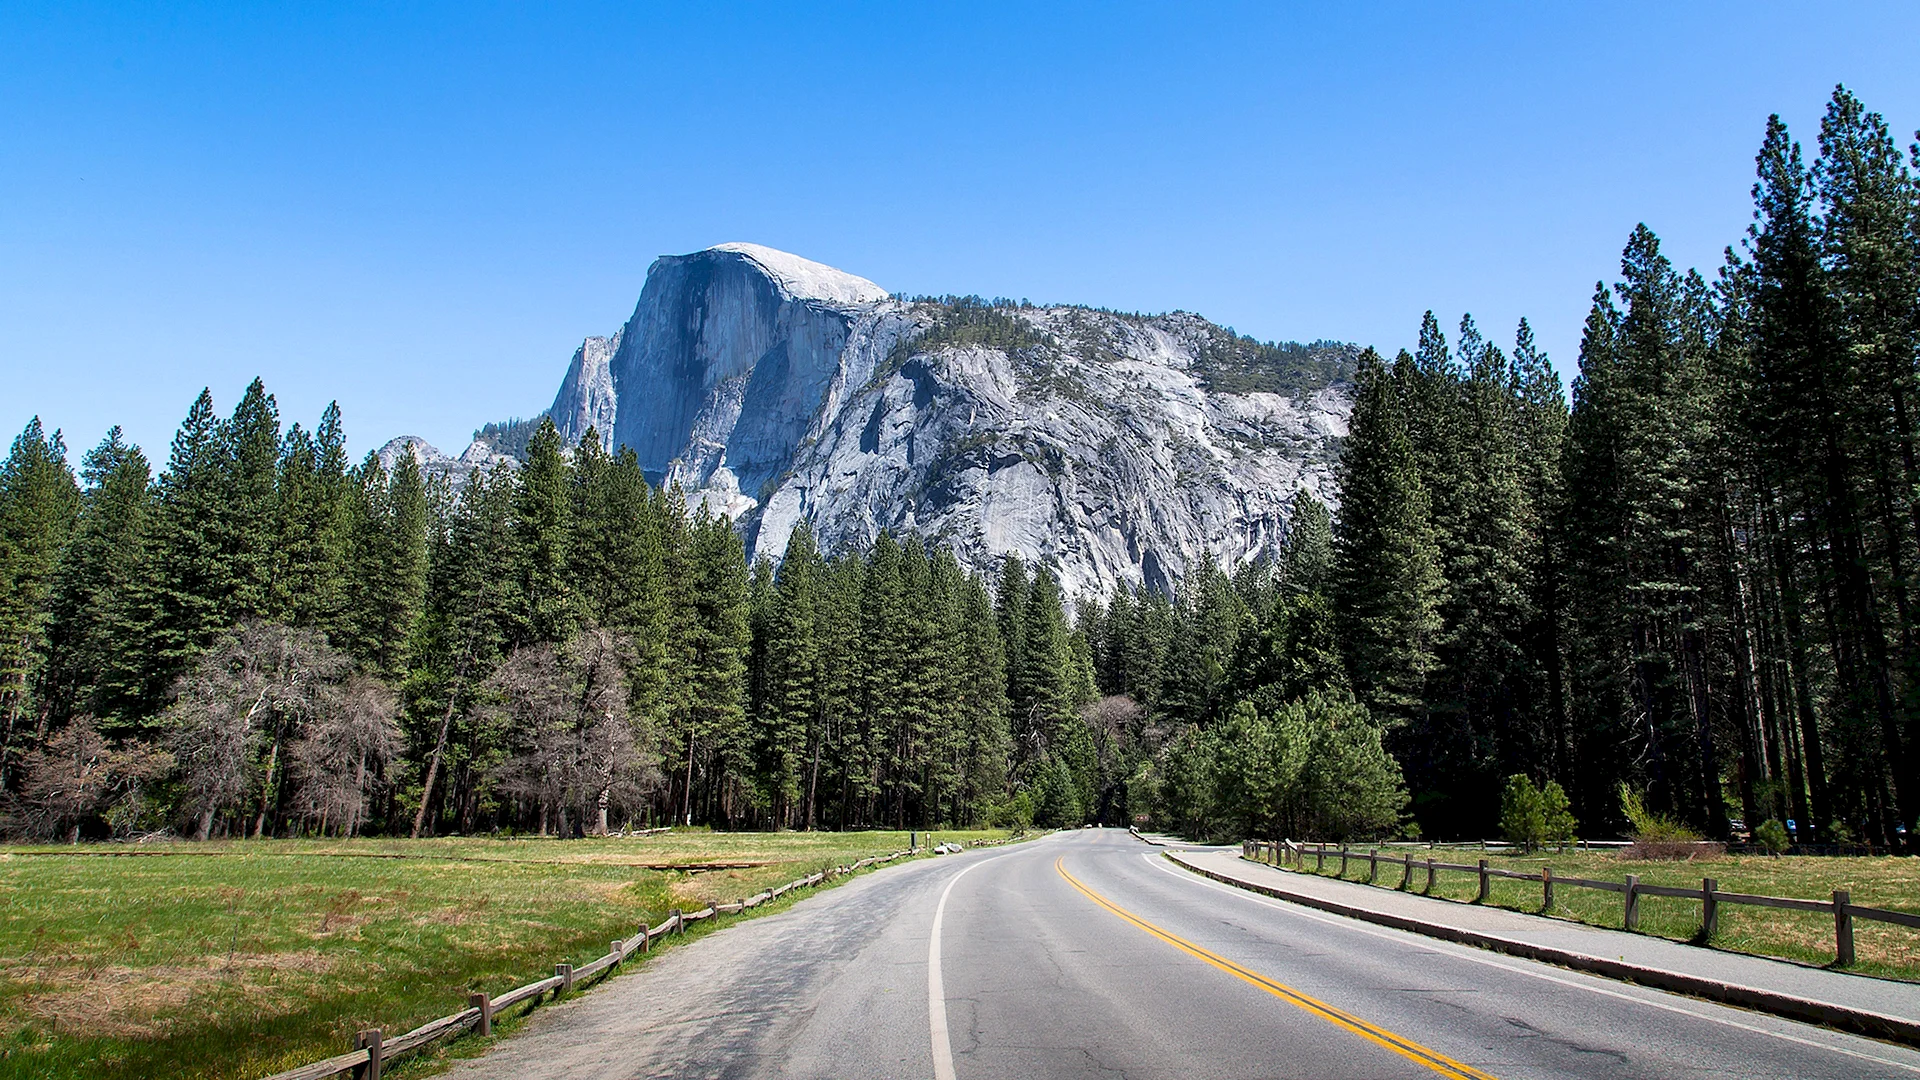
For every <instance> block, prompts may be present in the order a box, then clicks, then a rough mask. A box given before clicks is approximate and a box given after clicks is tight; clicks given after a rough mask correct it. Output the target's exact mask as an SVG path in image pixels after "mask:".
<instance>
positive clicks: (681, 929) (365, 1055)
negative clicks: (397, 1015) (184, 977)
mask: <svg viewBox="0 0 1920 1080" xmlns="http://www.w3.org/2000/svg"><path fill="white" fill-rule="evenodd" d="M663 831H664V830H663ZM1011 839H1014V840H1017V839H1021V838H1020V837H1017V836H1016V837H1013V838H1011ZM1008 842H1010V841H1009V840H984V841H980V842H978V843H976V844H975V845H974V846H975V847H987V846H990V845H994V844H1003V843H1008ZM926 850H928V849H926V848H909V849H908V850H906V851H896V852H893V853H892V854H890V855H874V856H870V857H868V858H865V859H861V860H859V861H858V862H854V863H851V864H849V865H846V866H836V867H833V868H831V869H829V870H822V871H820V872H819V873H815V874H808V875H807V876H806V877H803V878H796V879H794V880H793V881H789V882H787V883H786V884H785V885H781V886H779V887H777V888H772V889H767V890H764V891H762V892H760V893H757V894H755V895H753V896H750V897H748V898H746V899H745V900H738V901H735V902H733V903H731V904H709V905H707V906H706V907H705V908H703V909H701V910H699V911H689V912H683V911H681V910H680V909H679V908H674V909H672V910H671V911H669V912H668V913H667V918H666V921H665V922H662V923H661V924H660V925H658V926H648V925H647V924H646V923H641V924H640V930H639V932H638V933H636V934H634V935H633V936H632V937H629V938H625V939H623V940H620V941H614V942H611V943H609V944H608V946H607V954H606V955H605V956H602V957H600V958H599V959H598V960H595V961H593V962H592V963H589V964H583V965H581V966H580V967H577V968H576V967H574V966H573V965H572V964H555V965H554V966H553V974H552V975H550V976H548V977H547V978H544V979H539V980H536V981H534V982H530V983H528V984H526V985H525V986H516V987H514V988H513V989H512V990H509V991H507V992H506V993H504V994H501V995H500V996H499V997H488V996H487V995H486V994H468V995H467V1007H466V1008H465V1009H463V1010H461V1011H460V1012H457V1013H454V1014H453V1015H452V1016H443V1017H441V1018H440V1019H438V1020H429V1021H427V1022H426V1023H424V1024H421V1025H420V1026H419V1027H417V1028H414V1029H413V1030H412V1031H409V1032H407V1033H406V1034H404V1035H395V1036H393V1037H392V1038H388V1037H387V1036H386V1034H385V1033H384V1032H383V1031H382V1030H381V1029H380V1028H368V1029H366V1030H364V1031H361V1032H360V1033H359V1034H357V1035H356V1036H355V1037H354V1041H353V1049H352V1050H349V1051H347V1052H346V1053H344V1054H339V1055H336V1056H334V1057H330V1058H327V1059H326V1060H324V1061H315V1062H312V1063H311V1064H307V1065H302V1066H300V1067H299V1068H295V1069H288V1070H287V1071H285V1072H278V1073H274V1074H273V1075H272V1076H269V1077H267V1078H266V1080H324V1078H326V1077H329V1076H335V1075H338V1074H339V1073H343V1072H351V1073H352V1074H353V1077H354V1080H380V1069H381V1067H382V1066H383V1065H386V1064H388V1063H390V1062H392V1061H393V1060H394V1059H395V1058H397V1057H399V1056H400V1055H402V1054H408V1053H412V1052H414V1051H417V1050H421V1049H423V1048H425V1047H428V1046H431V1045H432V1044H434V1043H436V1042H438V1041H440V1040H441V1039H445V1038H448V1037H450V1036H453V1035H458V1034H462V1033H464V1032H467V1031H476V1030H477V1031H478V1032H479V1033H480V1034H481V1035H491V1034H493V1018H494V1017H496V1016H498V1015H500V1013H502V1012H503V1011H505V1010H507V1009H510V1008H513V1007H514V1006H516V1005H520V1004H524V1003H538V1001H539V999H540V998H541V997H543V996H545V995H548V994H551V995H553V997H554V998H559V997H561V996H563V995H565V994H567V993H569V992H571V991H572V990H573V988H574V987H575V986H576V985H579V984H582V983H585V982H586V981H588V980H590V979H592V978H594V977H596V976H599V975H604V974H606V973H608V972H610V971H612V970H613V969H614V968H616V967H618V966H619V965H620V964H622V963H624V962H626V960H627V959H628V958H629V957H631V956H633V954H635V953H645V952H648V951H650V949H651V946H652V943H653V941H654V939H655V938H659V937H663V936H665V935H667V934H684V933H686V930H687V927H688V926H689V925H691V924H693V923H696V922H699V921H700V920H702V919H710V918H713V917H714V916H715V915H732V914H737V913H739V912H742V911H745V910H747V909H749V908H756V907H759V906H760V905H761V904H764V903H767V902H768V901H771V900H775V899H778V898H779V897H782V896H785V895H786V894H787V893H789V892H791V891H792V890H794V889H799V888H805V887H809V886H813V885H818V884H820V883H821V882H823V881H825V880H826V879H828V878H830V877H840V876H843V875H846V874H852V873H856V872H858V871H860V870H865V869H866V868H867V867H869V866H879V865H881V864H883V863H890V862H892V861H894V860H895V859H903V858H906V857H907V856H909V855H916V854H919V853H920V852H921V851H926Z"/></svg>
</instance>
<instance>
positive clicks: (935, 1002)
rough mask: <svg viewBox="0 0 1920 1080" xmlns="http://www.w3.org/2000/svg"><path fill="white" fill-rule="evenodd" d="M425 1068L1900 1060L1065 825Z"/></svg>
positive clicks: (904, 873)
mask: <svg viewBox="0 0 1920 1080" xmlns="http://www.w3.org/2000/svg"><path fill="white" fill-rule="evenodd" d="M450 1075H453V1076H457V1077H463V1078H467V1080H482V1078H484V1080H545V1078H549V1077H551V1078H560V1077H568V1078H582V1080H627V1078H634V1077H809V1078H813V1077H819V1078H838V1080H858V1078H885V1080H897V1078H925V1077H933V1078H935V1080H948V1078H957V1080H985V1078H989V1077H994V1078H1002V1077H1004V1078H1009V1080H1012V1078H1028V1077H1126V1078H1133V1080H1143V1078H1148V1077H1168V1078H1179V1080H1205V1078H1214V1077H1220V1078H1226V1077H1236V1078H1237V1077H1299V1078H1314V1080H1321V1078H1325V1080H1343V1078H1362V1077H1364V1078H1370V1080H1372V1078H1398V1077H1406V1078H1409V1080H1415V1078H1419V1080H1427V1078H1432V1077H1450V1078H1468V1077H1475V1078H1478V1077H1499V1078H1501V1080H1519V1078H1533V1077H1755V1078H1759V1077H1781V1078H1816V1077H1865V1076H1897V1077H1920V1053H1915V1052H1912V1051H1908V1050H1906V1049H1904V1048H1900V1047H1894V1046H1888V1045H1884V1044H1881V1043H1876V1042H1872V1041H1870V1040H1865V1039H1859V1038H1854V1037H1852V1036H1847V1035H1840V1034H1837V1033H1833V1032H1828V1031H1823V1030H1820V1029H1817V1028H1812V1027H1806V1026H1803V1025H1799V1024H1795V1023H1792V1022H1790V1021H1785V1020H1777V1019H1774V1018H1771V1017H1766V1016H1761V1015H1757V1014H1753V1013H1747V1012H1743V1011H1740V1010H1737V1009H1730V1008H1725V1007H1721V1006H1716V1005H1712V1004H1708V1003H1705V1002H1700V1001H1695V1000H1692V999H1689V998H1682V997H1675V996H1672V995H1668V994H1662V993H1659V992H1657V991H1651V990H1646V989H1642V988H1638V987H1633V986H1627V985H1623V984H1620V983H1613V982H1608V981H1606V980H1603V979H1596V978H1591V977H1588V976H1584V975H1580V974H1577V973H1573V972H1569V971H1566V970H1563V969H1560V968H1554V967H1550V966H1546V965H1542V964H1534V963H1530V962H1528V961H1523V960H1517V959H1512V958H1508V957H1501V956H1496V955H1493V954H1490V953H1485V952H1481V951H1479V950H1475V949H1468V948H1463V947H1458V946H1453V945H1448V944H1445V943H1443V942H1437V941H1433V940H1431V939H1427V938H1421V937H1417V936H1414V935H1409V934H1404V933H1400V932H1397V931H1392V930H1385V929H1382V928H1379V927H1375V926H1370V925H1365V924H1360V923H1355V922H1352V921H1350V920H1346V919H1340V918H1337V917H1333V916H1328V915H1324V914H1321V913H1319V912H1314V911H1308V910H1305V909H1302V908H1299V907H1295V906H1291V905H1288V904H1284V903H1280V902H1277V901H1272V900H1269V899H1267V898H1265V897H1260V896H1255V895H1252V894H1250V893H1246V892H1243V891H1241V890H1237V889H1232V888H1228V887H1226V886H1222V885H1217V884H1215V883H1213V882H1209V881H1206V880H1203V879H1201V878H1198V877H1196V876H1194V875H1192V874H1190V873H1188V872H1186V871H1183V870H1180V869H1178V868H1176V867H1173V866H1171V865H1170V864H1168V862H1167V861H1166V860H1165V859H1163V858H1161V857H1160V856H1159V849H1157V848H1149V847H1148V846H1147V845H1144V844H1142V843H1140V842H1139V841H1137V840H1135V839H1133V838H1132V837H1131V836H1129V835H1128V834H1127V833H1125V832H1120V831H1117V830H1093V829H1088V830H1082V831H1080V832H1076V833H1065V834H1061V835H1057V836H1052V837H1048V838H1045V839H1042V840H1038V841H1033V842H1030V843H1026V844H1018V845H1014V846H1012V847H1009V848H1004V849H996V850H987V851H981V852H970V853H967V854H964V855H957V856H949V857H946V858H941V859H936V860H922V861H918V862H913V863H909V864H907V865H904V866H900V867H897V868H891V869H887V870H883V871H880V872H878V873H875V874H871V875H868V876H866V877H863V878H860V879H859V880H857V881H854V882H851V883H849V884H847V885H844V886H842V887H840V888H837V889H832V890H828V891H826V892H823V893H821V894H819V895H817V896H814V897H810V898H808V899H806V900H804V901H802V902H800V903H798V904H796V905H795V906H794V907H793V908H792V909H790V910H789V911H786V912H783V913H781V914H778V915H774V916H769V917H766V918H762V919H756V920H752V921H749V922H745V923H742V924H739V925H737V926H734V927H731V928H728V929H726V930H725V931H724V932H721V933H717V934H715V935H713V936H712V937H710V938H707V939H705V940H702V941H698V942H695V943H693V944H691V945H689V946H687V947H685V948H678V949H673V950H670V951H668V952H667V953H665V954H663V955H662V956H661V957H659V958H658V959H657V960H654V961H652V962H649V963H648V964H647V965H646V966H645V967H643V968H642V969H641V970H640V971H638V972H637V973H634V974H629V975H625V976H622V977H621V978H618V979H616V980H614V981H613V982H612V983H610V984H608V985H607V986H605V987H602V988H600V989H599V990H596V991H595V992H593V993H591V994H588V995H585V996H584V997H581V998H579V999H577V1000H575V1001H572V1002H567V1003H563V1004H561V1005H558V1006H556V1007H553V1008H551V1009H548V1010H545V1011H544V1012H542V1013H539V1014H537V1015H536V1016H535V1017H534V1019H533V1020H532V1021H531V1022H529V1024H528V1025H527V1027H526V1029H525V1030H524V1031H523V1032H522V1033H521V1034H520V1035H519V1036H517V1037H515V1038H513V1039H510V1040H507V1041H506V1042H504V1043H503V1044H502V1045H501V1046H499V1047H498V1048H496V1049H495V1050H493V1051H492V1052H490V1053H489V1054H487V1055H486V1056H485V1057H483V1058H479V1059H476V1060H472V1061H468V1062H463V1063H461V1064H460V1065H458V1066H456V1067H455V1068H454V1069H453V1070H452V1071H451V1073H450Z"/></svg>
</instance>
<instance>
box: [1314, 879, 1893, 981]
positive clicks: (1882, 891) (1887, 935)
mask: <svg viewBox="0 0 1920 1080" xmlns="http://www.w3.org/2000/svg"><path fill="white" fill-rule="evenodd" d="M1409 850H1410V851H1412V853H1413V857H1414V860H1415V862H1416V864H1419V863H1423V862H1424V861H1425V859H1426V858H1427V856H1428V855H1429V854H1431V855H1432V856H1433V857H1434V858H1435V859H1436V860H1437V861H1439V862H1450V863H1456V864H1462V865H1470V864H1473V863H1476V862H1478V860H1479V859H1480V858H1482V857H1483V855H1484V857H1485V858H1486V859H1487V863H1488V865H1489V866H1491V867H1493V868H1495V869H1500V870H1514V871H1519V872H1522V873H1539V871H1540V868H1541V867H1542V866H1551V867H1553V872H1554V875H1555V876H1556V877H1584V878H1595V879H1599V880H1603V881H1625V880H1626V876H1627V875H1628V874H1637V875H1639V878H1640V881H1641V883H1642V884H1646V885H1675V886H1681V887H1685V888H1692V889H1697V888H1699V887H1700V879H1701V878H1706V877H1711V878H1713V879H1715V881H1716V882H1717V883H1718V888H1719V890H1720V891H1721V892H1741V893H1756V894H1760V895H1764V896H1789V897H1798V898H1800V899H1803V900H1829V899H1832V897H1833V891H1834V890H1835V889H1846V890H1848V891H1849V893H1851V898H1852V901H1853V902H1854V903H1855V904H1860V905H1863V906H1866V907H1877V908H1886V909H1890V910H1894V911H1910V912H1920V859H1914V858H1824V857H1816V856H1784V857H1781V858H1777V859H1776V858H1769V857H1768V856H1765V855H1726V856H1721V857H1718V858H1713V859H1706V860H1699V861H1645V860H1629V859H1624V858H1621V857H1620V856H1619V855H1618V854H1615V853H1613V852H1610V851H1569V852H1538V853H1535V854H1534V855H1530V856H1529V855H1519V854H1513V855H1504V854H1495V853H1483V852H1481V851H1480V850H1478V849H1477V848H1458V849H1455V848H1446V847H1441V848H1438V849H1434V850H1432V851H1429V850H1428V849H1426V848H1411V849H1409V848H1386V849H1383V855H1382V861H1381V864H1380V877H1379V881H1378V882H1377V884H1380V885H1383V886H1385V887H1387V888H1393V887H1395V886H1397V885H1399V883H1400V866H1399V864H1398V861H1399V858H1400V854H1401V852H1402V851H1409ZM1361 855H1362V856H1363V857H1362V858H1359V859H1354V860H1350V861H1349V863H1348V868H1347V875H1346V876H1347V880H1350V881H1359V880H1364V879H1365V878H1366V875H1367V862H1366V859H1365V858H1364V855H1365V852H1364V851H1362V852H1361ZM1389 856H1390V857H1391V858H1392V859H1393V860H1394V863H1393V864H1392V865H1389V864H1388V863H1387V862H1386V861H1385V860H1386V858H1387V857H1389ZM1313 865H1314V860H1313V857H1312V856H1311V855H1309V856H1308V857H1307V859H1306V862H1305V866H1306V869H1307V871H1308V872H1312V869H1313ZM1339 871H1340V860H1339V859H1338V858H1329V859H1328V860H1327V869H1326V872H1325V873H1326V876H1328V877H1337V876H1339ZM1491 884H1492V888H1491V889H1490V893H1491V895H1490V897H1489V902H1490V903H1491V904H1492V906H1494V907H1503V908H1510V909H1512V910H1514V911H1525V912H1530V913H1539V912H1540V910H1541V889H1540V883H1539V882H1535V881H1506V880H1502V879H1499V878H1495V879H1493V881H1492V883H1491ZM1425 886H1426V871H1425V868H1424V866H1420V865H1416V867H1415V869H1414V874H1413V882H1412V884H1411V886H1410V888H1411V889H1412V890H1414V891H1421V890H1423V889H1424V888H1425ZM1479 888H1480V886H1479V876H1478V875H1477V874H1472V873H1462V872H1448V871H1444V870H1443V871H1441V872H1440V874H1439V881H1438V884H1437V885H1436V886H1435V888H1434V890H1433V892H1432V893H1431V894H1430V895H1433V896H1437V897H1441V898H1443V899H1447V900H1456V901H1461V902H1472V901H1473V899H1474V898H1475V896H1476V895H1477V894H1478V893H1479ZM1553 892H1554V896H1553V898H1554V909H1553V911H1552V912H1551V914H1552V915H1554V916H1556V917H1559V918H1565V919H1573V920H1576V921H1578V922H1584V923H1588V924H1591V925H1593V926H1605V927H1611V928H1613V929H1620V928H1621V924H1622V919H1623V908H1624V901H1623V898H1622V897H1621V895H1620V894H1619V893H1612V892H1602V891H1600V890H1598V889H1577V888H1572V887H1570V886H1568V885H1566V884H1564V883H1561V884H1557V885H1555V886H1554V890H1553ZM1640 932H1641V933H1645V934H1652V935H1655V936H1658V937H1664V938H1670V939H1672V940H1675V941H1690V942H1694V943H1696V944H1699V943H1703V942H1702V941H1701V927H1700V902H1699V901H1698V900H1678V899H1672V898H1669V897H1658V896H1647V897H1642V898H1641V900H1640ZM1853 935H1854V952H1855V957H1856V961H1855V963H1854V965H1853V966H1852V967H1850V968H1848V969H1847V970H1849V971H1854V972H1858V973H1860V974H1864V975H1876V976H1880V977H1882V978H1890V979H1905V980H1909V981H1920V931H1915V930H1909V929H1907V928H1905V927H1900V926H1894V925H1891V924H1888V923H1877V922H1868V921H1866V920H1864V919H1855V920H1854V923H1853ZM1704 943H1705V944H1710V945H1712V946H1713V947H1715V948H1719V949H1727V950H1730V951H1734V952H1744V953H1753V954H1755V955H1759V956H1772V957H1778V958H1780V959H1784V960H1795V961H1799V962H1801V963H1807V964H1818V965H1822V966H1831V965H1832V964H1833V947H1834V940H1833V916H1832V915H1829V914H1821V913H1816V912H1799V911H1780V910H1776V909H1773V908H1761V907H1751V906H1748V905H1744V904H1721V905H1720V927H1719V932H1718V933H1717V934H1715V935H1714V937H1713V939H1712V940H1711V941H1710V942H1704Z"/></svg>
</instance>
